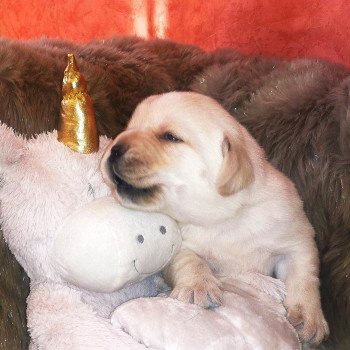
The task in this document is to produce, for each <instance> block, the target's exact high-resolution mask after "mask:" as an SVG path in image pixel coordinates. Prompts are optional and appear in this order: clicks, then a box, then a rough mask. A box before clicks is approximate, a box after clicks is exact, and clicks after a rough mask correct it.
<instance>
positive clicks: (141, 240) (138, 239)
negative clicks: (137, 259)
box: [137, 235, 145, 244]
mask: <svg viewBox="0 0 350 350" xmlns="http://www.w3.org/2000/svg"><path fill="white" fill-rule="evenodd" d="M144 240H145V239H144V238H143V236H142V235H138V236H137V241H138V242H139V243H141V244H142V243H143V242H144Z"/></svg>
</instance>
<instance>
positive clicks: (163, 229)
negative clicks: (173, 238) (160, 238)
mask: <svg viewBox="0 0 350 350" xmlns="http://www.w3.org/2000/svg"><path fill="white" fill-rule="evenodd" d="M159 231H160V233H161V234H162V235H165V234H166V227H165V226H163V225H162V226H161V227H159Z"/></svg>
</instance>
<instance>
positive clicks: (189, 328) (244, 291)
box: [111, 275, 301, 350]
mask: <svg viewBox="0 0 350 350" xmlns="http://www.w3.org/2000/svg"><path fill="white" fill-rule="evenodd" d="M255 277H256V278H257V280H256V283H255V284H256V286H252V285H251V284H248V283H247V282H246V281H245V279H247V281H249V282H250V281H251V278H252V276H245V278H244V279H235V280H228V279H226V280H225V281H224V282H223V290H224V294H223V303H222V306H220V307H217V308H214V309H203V308H201V307H199V306H197V305H195V304H188V303H183V302H180V301H179V300H176V299H173V298H167V297H156V298H139V299H134V300H130V301H128V302H127V303H124V304H122V305H121V306H119V307H118V308H117V309H116V310H115V311H114V313H113V314H112V317H111V321H112V324H113V325H115V326H116V327H117V328H120V327H122V328H123V329H125V330H126V332H128V334H130V335H132V336H133V338H134V339H137V340H139V341H140V342H142V343H143V344H146V345H148V346H153V347H154V348H156V349H167V350H179V349H202V350H212V349H220V350H232V349H237V350H251V349H260V350H270V349H284V350H300V349H301V345H300V343H299V340H298V336H297V333H296V331H295V330H294V328H293V327H292V326H291V325H290V323H289V322H288V321H287V319H286V317H285V309H284V308H283V305H282V301H281V295H283V293H284V285H283V284H282V283H281V282H279V281H277V280H274V281H273V280H272V279H271V278H269V277H267V276H262V275H260V276H255ZM139 310H142V313H140V312H139ZM150 320H151V322H150ZM174 334H175V335H176V336H174Z"/></svg>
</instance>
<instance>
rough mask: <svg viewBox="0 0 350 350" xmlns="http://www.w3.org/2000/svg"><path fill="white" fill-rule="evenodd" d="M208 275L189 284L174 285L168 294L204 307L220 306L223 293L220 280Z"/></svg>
mask: <svg viewBox="0 0 350 350" xmlns="http://www.w3.org/2000/svg"><path fill="white" fill-rule="evenodd" d="M209 277H210V278H203V279H201V280H197V281H194V282H193V283H189V284H179V285H177V286H175V288H174V289H173V291H172V292H171V294H170V296H171V297H172V298H175V299H178V300H180V301H183V302H186V303H193V304H196V305H198V306H200V307H203V308H205V309H208V308H213V307H217V306H220V305H221V303H222V295H223V292H222V290H221V289H220V282H219V281H218V280H217V279H216V278H215V277H213V276H209Z"/></svg>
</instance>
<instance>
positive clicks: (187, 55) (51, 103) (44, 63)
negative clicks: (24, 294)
mask: <svg viewBox="0 0 350 350" xmlns="http://www.w3.org/2000/svg"><path fill="white" fill-rule="evenodd" d="M67 52H73V53H75V55H76V57H77V61H78V64H79V67H80V70H81V71H82V72H83V74H84V75H85V76H86V78H87V80H88V81H89V91H90V94H91V96H92V99H93V101H94V107H95V110H96V114H97V118H98V127H99V130H100V132H101V133H102V134H106V135H108V136H110V137H114V136H115V135H116V134H117V133H118V132H120V131H121V130H122V129H123V128H124V127H125V125H126V123H127V121H128V119H129V117H130V115H131V113H132V111H133V109H134V108H135V106H136V105H137V104H138V103H139V102H140V101H141V100H142V99H143V98H144V97H146V96H148V95H151V94H155V93H161V92H166V91H170V90H194V91H198V92H202V93H204V94H207V95H210V96H212V97H214V98H216V99H217V100H218V101H219V102H221V103H222V104H223V105H224V106H225V107H226V108H227V109H228V110H229V111H230V112H231V113H232V114H234V115H236V116H237V117H238V118H239V120H240V122H241V123H243V124H244V125H245V126H246V127H247V128H248V129H249V131H250V132H251V133H252V134H253V136H255V137H256V138H257V140H258V141H259V143H260V144H261V145H262V146H263V147H264V149H265V150H266V153H267V155H268V158H269V159H270V160H271V161H272V162H273V164H275V165H276V167H278V168H279V169H280V170H282V171H283V172H284V173H285V174H286V175H288V176H289V177H290V178H292V180H293V181H294V182H295V183H296V185H297V188H298V190H299V192H300V194H301V196H302V198H303V200H304V203H305V209H306V212H307V214H308V217H309V219H310V221H311V222H312V224H313V225H314V227H315V229H316V231H317V243H318V247H319V250H320V257H321V280H322V297H323V307H324V310H325V313H326V317H327V319H328V321H329V323H330V327H331V337H330V340H329V341H328V342H327V343H326V346H327V347H328V348H329V349H333V348H334V349H348V348H350V276H349V275H350V255H349V253H348V252H349V251H350V117H349V115H348V108H349V107H348V106H349V79H350V77H349V76H350V70H348V69H346V68H344V67H342V66H337V65H332V64H330V63H327V62H323V61H319V60H295V61H291V62H290V61H286V60H283V59H273V58H261V57H248V56H244V55H242V54H240V53H237V52H236V51H234V50H231V49H227V50H219V51H216V52H212V53H207V52H204V51H202V50H200V49H199V48H196V47H193V46H187V45H181V44H176V43H173V42H170V41H163V40H154V41H143V40H141V39H137V38H113V39H108V40H104V41H95V42H91V43H88V44H84V45H79V44H72V43H67V42H64V41H59V40H48V39H42V40H33V41H26V42H16V41H9V40H6V39H2V40H0V120H1V121H3V122H5V123H6V124H8V125H9V126H12V127H14V128H15V129H16V130H17V131H19V132H20V133H22V134H24V135H26V136H30V135H33V134H35V133H40V132H43V131H48V130H52V129H54V128H55V127H56V126H57V121H58V115H59V106H60V100H61V82H62V76H63V70H64V67H65V65H66V53H67ZM348 77H349V78H348ZM8 259H9V260H10V258H8ZM8 264H10V263H9V262H8ZM0 278H2V277H1V276H0ZM7 278H11V277H7ZM3 283H8V281H6V280H5V281H4V282H3V281H0V285H2V284H3ZM18 283H23V282H22V281H20V280H19V281H18ZM1 317H2V318H3V317H4V316H3V315H2V314H1Z"/></svg>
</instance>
